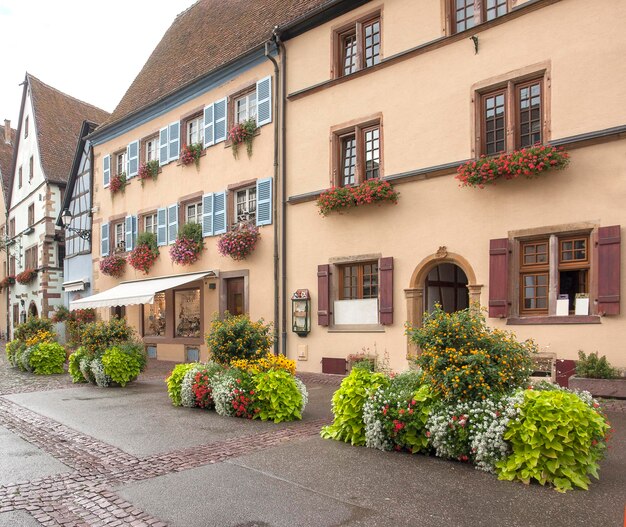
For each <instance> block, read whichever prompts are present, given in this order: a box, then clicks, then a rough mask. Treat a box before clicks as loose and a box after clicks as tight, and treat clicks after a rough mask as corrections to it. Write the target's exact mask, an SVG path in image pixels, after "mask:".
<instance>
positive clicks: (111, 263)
mask: <svg viewBox="0 0 626 527" xmlns="http://www.w3.org/2000/svg"><path fill="white" fill-rule="evenodd" d="M125 266H126V258H124V257H123V256H122V255H120V254H109V255H108V256H105V257H103V258H102V259H101V260H100V272H101V273H102V274H105V275H107V276H114V277H116V278H119V277H120V276H122V275H123V274H124V267H125Z"/></svg>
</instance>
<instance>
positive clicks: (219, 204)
mask: <svg viewBox="0 0 626 527" xmlns="http://www.w3.org/2000/svg"><path fill="white" fill-rule="evenodd" d="M225 232H226V191H224V192H216V193H215V194H213V234H215V235H217V234H224V233H225Z"/></svg>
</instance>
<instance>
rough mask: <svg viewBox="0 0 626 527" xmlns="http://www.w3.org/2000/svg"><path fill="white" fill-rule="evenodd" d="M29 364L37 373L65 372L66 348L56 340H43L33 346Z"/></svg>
mask: <svg viewBox="0 0 626 527" xmlns="http://www.w3.org/2000/svg"><path fill="white" fill-rule="evenodd" d="M31 349H32V351H31V352H30V357H29V364H30V367H31V369H32V372H33V373H35V374H36V375H51V374H53V373H64V370H63V365H64V364H65V359H66V357H67V355H66V352H65V348H64V347H63V346H61V345H60V344H57V343H56V342H42V343H40V344H37V345H36V346H33V347H32V348H31Z"/></svg>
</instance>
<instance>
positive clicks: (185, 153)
mask: <svg viewBox="0 0 626 527" xmlns="http://www.w3.org/2000/svg"><path fill="white" fill-rule="evenodd" d="M200 155H202V144H201V143H193V144H191V145H185V146H183V149H182V150H181V152H180V162H181V163H182V164H183V165H185V166H187V165H191V163H195V164H196V168H198V167H199V166H200Z"/></svg>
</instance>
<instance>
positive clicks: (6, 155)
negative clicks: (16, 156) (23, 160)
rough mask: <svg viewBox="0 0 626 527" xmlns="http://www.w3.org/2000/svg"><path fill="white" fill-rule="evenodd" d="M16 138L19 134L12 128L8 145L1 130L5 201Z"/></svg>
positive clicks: (0, 148) (1, 171) (0, 159)
mask: <svg viewBox="0 0 626 527" xmlns="http://www.w3.org/2000/svg"><path fill="white" fill-rule="evenodd" d="M16 138H17V132H16V131H15V130H14V129H13V128H11V142H10V143H7V142H6V141H5V137H4V128H0V174H2V191H3V193H4V197H5V200H6V195H7V191H8V190H9V182H10V181H11V174H12V172H13V149H14V148H15V140H16ZM0 221H3V219H0Z"/></svg>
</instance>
